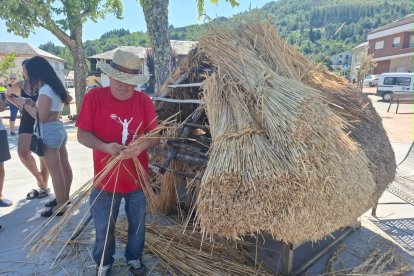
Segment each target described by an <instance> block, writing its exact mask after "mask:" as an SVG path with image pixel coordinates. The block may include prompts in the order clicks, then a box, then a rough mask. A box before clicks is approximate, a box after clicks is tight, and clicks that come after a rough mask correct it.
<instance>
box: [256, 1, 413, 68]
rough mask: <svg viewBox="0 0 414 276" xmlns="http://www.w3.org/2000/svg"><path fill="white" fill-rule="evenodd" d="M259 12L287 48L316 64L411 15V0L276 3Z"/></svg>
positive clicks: (267, 5) (269, 4)
mask: <svg viewBox="0 0 414 276" xmlns="http://www.w3.org/2000/svg"><path fill="white" fill-rule="evenodd" d="M262 11H264V12H265V13H266V14H268V15H269V16H270V17H271V18H272V19H271V20H272V22H273V23H274V24H275V25H276V26H277V27H278V29H279V33H280V34H281V36H282V37H284V38H285V39H286V40H287V41H288V42H289V43H290V44H293V45H296V46H297V47H298V48H299V49H300V50H301V51H302V52H303V53H305V54H307V55H311V56H313V57H314V58H315V59H316V60H318V61H320V60H322V59H323V58H324V56H326V55H332V54H335V53H339V52H341V51H345V50H350V49H351V48H352V47H354V46H356V45H358V44H359V43H362V42H364V41H366V37H367V34H368V33H369V32H370V31H372V30H374V29H376V28H378V27H381V26H383V25H385V24H388V23H390V22H392V21H394V20H397V19H400V18H402V17H404V16H406V15H407V14H409V13H411V12H412V0H280V1H277V2H272V3H268V4H266V5H265V6H264V7H263V8H262ZM341 26H342V27H341Z"/></svg>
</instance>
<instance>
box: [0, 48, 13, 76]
mask: <svg viewBox="0 0 414 276" xmlns="http://www.w3.org/2000/svg"><path fill="white" fill-rule="evenodd" d="M15 58H16V53H10V54H8V55H5V56H3V59H2V60H1V61H0V78H7V74H8V73H9V71H10V69H11V68H14V67H15V66H16V64H15V63H14V59H15Z"/></svg>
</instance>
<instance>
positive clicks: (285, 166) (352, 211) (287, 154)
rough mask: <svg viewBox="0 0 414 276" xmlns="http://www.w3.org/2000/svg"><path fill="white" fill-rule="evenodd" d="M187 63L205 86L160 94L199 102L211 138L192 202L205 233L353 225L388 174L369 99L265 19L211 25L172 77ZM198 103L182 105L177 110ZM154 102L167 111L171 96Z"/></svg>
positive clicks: (285, 235)
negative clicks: (234, 25) (166, 100)
mask: <svg viewBox="0 0 414 276" xmlns="http://www.w3.org/2000/svg"><path fill="white" fill-rule="evenodd" d="M206 68H207V69H208V70H204V69H206ZM185 72H187V74H188V80H187V82H189V83H191V82H199V81H203V80H204V82H203V86H202V93H200V94H199V93H198V89H197V88H191V89H189V88H179V89H174V90H172V91H171V89H168V88H167V86H165V87H164V89H163V90H162V91H161V93H160V94H163V95H167V94H168V97H172V98H175V99H188V98H193V99H195V98H199V97H201V98H202V99H203V100H204V101H205V106H204V108H205V110H206V114H207V119H206V120H205V121H208V125H209V131H210V134H211V139H212V143H211V144H210V152H209V162H208V164H207V166H206V168H203V169H202V170H204V169H205V171H203V178H202V181H201V184H200V186H199V194H198V198H197V201H196V208H197V209H196V213H197V222H198V223H199V224H200V226H201V229H202V231H203V232H204V233H205V234H217V235H220V236H226V237H231V238H238V237H239V236H240V235H244V234H250V233H257V232H266V233H270V234H272V235H273V236H274V237H275V238H277V239H280V240H283V241H286V242H292V243H298V242H303V241H309V240H317V239H320V238H322V237H323V236H325V235H327V234H329V233H330V232H332V231H334V230H336V229H338V228H340V227H343V226H347V225H349V224H351V223H352V222H353V221H354V220H356V219H357V218H358V217H359V216H360V215H361V214H362V213H364V212H365V211H366V210H367V209H369V208H370V207H372V206H373V205H374V202H375V201H376V199H377V198H379V196H380V195H381V194H382V192H383V191H384V190H385V188H386V187H387V185H388V184H389V183H390V182H391V181H392V179H393V177H394V172H395V159H394V153H393V151H392V148H391V145H390V143H389V141H388V138H387V136H386V133H385V131H384V129H383V127H382V123H381V119H380V117H379V116H378V114H377V113H376V112H375V110H374V109H373V107H372V104H371V103H370V102H369V99H368V98H367V97H366V96H365V95H363V94H362V93H360V92H358V91H356V90H355V89H354V88H353V87H351V86H349V85H348V84H347V83H345V82H344V81H343V80H342V79H340V78H339V77H336V76H334V75H333V74H331V73H329V72H328V71H326V70H325V69H323V68H320V67H318V66H317V65H315V64H313V63H312V62H310V61H309V60H308V59H307V58H306V57H305V56H303V55H302V54H300V53H299V52H297V51H296V50H295V49H294V48H293V47H291V46H289V45H288V44H287V43H285V42H284V41H283V40H281V39H280V38H279V37H278V35H277V33H276V31H275V29H274V28H272V27H271V26H270V25H269V24H263V23H249V24H246V25H242V26H240V27H239V28H235V29H213V30H211V31H210V32H209V33H208V34H206V35H205V36H204V37H203V38H202V39H201V40H200V42H199V44H198V46H197V48H196V49H195V50H193V51H192V52H191V53H190V54H189V56H188V57H187V59H186V60H185V61H184V62H183V63H182V64H181V65H180V67H179V68H178V69H177V71H176V72H174V73H173V75H172V77H171V79H170V81H169V82H168V83H169V84H171V83H174V82H176V81H177V79H179V78H180V77H181V76H182V75H183V73H185ZM196 108H197V106H196V105H195V104H194V105H192V104H187V105H185V106H183V105H181V106H180V110H181V111H182V117H181V119H182V120H184V119H185V118H186V117H187V116H189V115H190V114H192V112H193V111H194V110H195V109H196ZM157 109H158V111H159V114H160V116H161V117H163V116H164V117H165V116H167V115H172V114H174V112H175V111H177V104H171V103H158V104H157ZM373 142H374V143H373Z"/></svg>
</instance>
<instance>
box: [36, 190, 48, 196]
mask: <svg viewBox="0 0 414 276" xmlns="http://www.w3.org/2000/svg"><path fill="white" fill-rule="evenodd" d="M49 191H50V190H49V188H40V189H39V191H38V192H37V197H36V198H44V197H47V196H49Z"/></svg>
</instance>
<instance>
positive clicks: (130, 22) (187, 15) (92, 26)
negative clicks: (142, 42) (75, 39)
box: [0, 0, 272, 47]
mask: <svg viewBox="0 0 414 276" xmlns="http://www.w3.org/2000/svg"><path fill="white" fill-rule="evenodd" d="M122 2H123V5H124V12H123V17H124V18H123V19H121V20H120V19H116V18H115V17H114V16H112V15H107V16H106V17H105V18H104V19H101V20H99V21H97V22H96V23H94V22H92V21H90V20H89V21H88V22H86V23H85V24H84V28H83V41H86V40H93V39H97V38H99V37H100V36H101V35H102V34H104V33H106V32H108V31H111V30H114V29H121V28H124V29H127V30H129V31H130V32H136V31H143V32H145V31H146V24H145V19H144V14H143V12H142V8H141V6H140V5H139V0H123V1H122ZM169 2H170V4H169V11H168V13H169V14H168V17H169V24H170V25H174V27H183V26H187V25H191V24H202V23H203V19H199V18H198V11H197V1H196V0H170V1H169ZM238 2H239V4H240V5H239V6H238V7H235V8H232V7H231V5H230V4H229V3H227V2H226V1H224V0H221V1H219V3H218V4H217V5H215V4H211V3H210V1H208V0H205V7H204V8H205V10H206V14H207V15H208V16H209V17H211V18H215V17H218V16H225V17H230V16H232V15H235V14H238V13H240V12H244V11H246V10H248V9H249V8H250V7H251V8H252V9H253V8H261V7H263V5H264V4H266V3H268V2H272V1H269V0H239V1H238ZM49 41H51V42H53V43H55V44H56V45H60V46H62V43H61V42H60V41H59V40H58V39H57V38H55V36H54V35H52V34H51V33H50V32H48V31H46V30H44V29H41V28H38V29H36V34H32V35H30V36H29V37H28V38H22V37H19V36H16V35H13V34H12V33H8V32H7V31H6V24H5V22H4V21H3V20H0V42H27V43H29V44H30V45H32V46H35V47H38V46H39V45H40V44H45V43H47V42H49Z"/></svg>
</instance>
